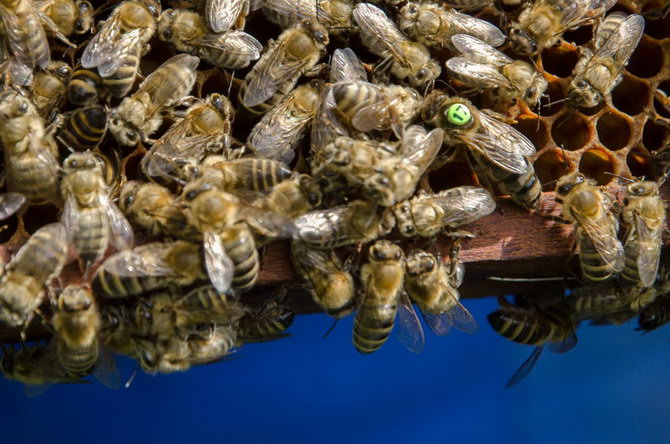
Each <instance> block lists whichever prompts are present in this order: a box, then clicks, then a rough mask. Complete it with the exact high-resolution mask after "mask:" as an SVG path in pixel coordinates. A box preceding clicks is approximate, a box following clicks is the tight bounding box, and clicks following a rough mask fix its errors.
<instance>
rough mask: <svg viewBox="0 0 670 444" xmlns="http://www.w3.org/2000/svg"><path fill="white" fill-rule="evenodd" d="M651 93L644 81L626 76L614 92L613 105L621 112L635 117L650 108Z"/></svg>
mask: <svg viewBox="0 0 670 444" xmlns="http://www.w3.org/2000/svg"><path fill="white" fill-rule="evenodd" d="M650 99H651V93H650V92H649V86H648V85H647V84H646V83H645V82H643V81H642V80H638V79H636V78H635V77H632V76H629V75H624V77H623V80H621V83H619V84H618V85H617V86H616V87H615V88H614V89H613V90H612V104H614V106H615V107H616V109H618V110H619V111H621V112H624V113H626V114H628V115H629V116H634V115H636V114H640V113H641V112H643V111H644V110H645V108H646V107H647V106H649V101H650Z"/></svg>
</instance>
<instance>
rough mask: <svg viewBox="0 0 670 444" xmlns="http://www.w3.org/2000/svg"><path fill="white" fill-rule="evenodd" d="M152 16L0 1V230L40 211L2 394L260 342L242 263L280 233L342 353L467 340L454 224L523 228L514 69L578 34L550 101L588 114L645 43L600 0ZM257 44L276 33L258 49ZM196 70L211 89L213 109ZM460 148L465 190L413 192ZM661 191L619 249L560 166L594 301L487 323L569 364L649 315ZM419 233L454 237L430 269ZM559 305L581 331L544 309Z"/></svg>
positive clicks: (594, 190) (281, 324) (192, 4)
mask: <svg viewBox="0 0 670 444" xmlns="http://www.w3.org/2000/svg"><path fill="white" fill-rule="evenodd" d="M164 3H168V4H167V5H166V4H161V3H159V2H157V1H155V0H126V1H122V2H114V1H108V2H107V3H105V4H102V5H96V6H97V7H96V8H94V7H93V6H92V5H91V4H90V3H89V2H88V1H85V0H7V1H3V2H2V4H0V19H1V21H0V24H1V26H0V37H1V42H2V45H1V46H0V50H1V52H0V60H2V65H1V66H2V67H3V73H4V77H3V80H4V89H3V91H2V97H0V141H1V142H2V148H3V152H4V173H5V181H6V189H7V192H6V193H4V194H3V195H1V196H0V199H1V200H0V216H1V217H3V218H4V219H6V218H8V217H9V216H11V215H12V214H14V213H16V212H19V211H21V210H22V209H23V208H25V206H26V205H44V204H49V205H54V206H56V207H57V208H58V210H59V222H57V223H52V224H47V225H45V226H43V227H42V228H40V229H38V230H37V231H36V232H34V233H33V234H32V235H31V236H30V237H29V238H28V239H27V240H26V241H25V243H23V245H22V246H21V247H20V249H18V251H16V253H15V254H14V255H13V257H11V259H10V260H9V261H8V263H7V264H5V266H4V268H3V272H2V276H1V277H0V323H1V324H3V325H5V326H8V327H17V328H20V329H24V330H25V329H26V328H27V327H28V325H29V323H30V322H31V320H32V319H33V318H34V316H35V315H36V314H37V315H38V316H39V317H40V318H42V322H43V323H44V324H45V325H47V326H48V327H49V328H50V329H51V330H52V331H53V339H52V340H51V342H50V343H49V344H43V345H35V346H31V347H23V348H21V349H19V350H16V349H13V348H6V349H5V351H4V355H3V358H2V363H1V368H2V371H3V372H4V374H5V376H6V377H9V378H14V379H18V380H20V381H22V382H24V383H26V384H31V385H42V384H46V383H54V382H78V381H80V380H81V379H82V378H84V377H86V376H87V375H89V374H91V373H94V374H95V375H97V376H99V377H100V378H101V380H103V381H107V382H108V383H109V384H110V385H113V382H110V380H111V379H114V378H112V377H111V376H110V375H113V373H114V372H113V360H111V359H109V353H108V351H110V350H111V351H113V352H115V353H119V354H124V355H127V356H130V357H133V358H135V359H137V361H138V362H139V365H140V366H141V368H142V369H143V370H144V371H146V372H150V373H156V372H174V371H184V370H187V369H188V368H190V367H191V366H193V365H200V364H205V363H210V362H216V361H219V360H222V359H225V358H226V357H227V356H228V355H229V354H230V353H231V352H232V351H233V350H235V349H236V348H238V347H240V346H241V345H243V344H244V343H246V342H255V341H263V340H269V339H274V338H277V337H281V336H283V335H284V334H285V333H284V331H285V330H286V329H287V328H288V327H289V326H290V324H291V322H292V320H293V316H294V315H293V312H292V311H291V310H290V309H289V308H288V306H287V298H288V297H289V294H290V293H289V292H290V291H291V287H287V288H284V289H283V291H278V292H276V293H275V294H273V295H272V296H271V297H268V298H266V300H265V301H263V303H262V304H261V305H260V306H252V305H249V304H248V303H246V302H245V297H244V293H246V292H249V291H250V290H251V289H253V288H254V285H255V283H256V281H257V279H258V274H259V270H260V263H261V258H262V252H263V251H264V247H265V246H266V245H267V244H269V243H271V242H274V241H277V240H282V239H288V240H290V250H291V258H292V261H293V265H294V267H295V269H296V271H297V273H298V275H299V276H300V277H301V278H302V279H303V280H304V281H305V284H304V285H306V286H307V288H308V289H309V290H310V292H311V294H312V296H313V298H314V301H315V302H316V303H317V304H318V305H319V306H320V307H321V308H322V309H323V310H324V311H325V312H326V313H328V314H329V315H331V316H333V317H335V318H338V319H339V318H342V317H344V316H346V315H349V314H351V313H352V312H354V311H355V321H354V330H353V344H354V346H355V347H356V348H357V349H358V350H359V351H360V352H362V353H371V352H374V351H376V350H378V349H379V348H380V347H381V346H382V345H383V344H384V342H385V341H386V340H387V339H388V337H389V335H390V333H391V330H392V329H393V327H394V324H395V320H396V317H398V319H399V322H398V330H399V333H400V336H399V337H400V339H401V341H402V342H403V344H404V345H406V346H407V347H408V348H409V349H410V350H412V351H415V352H419V351H421V349H422V348H423V346H424V335H423V331H422V328H421V323H420V321H419V318H418V316H417V314H416V312H415V310H414V308H413V304H416V305H417V306H418V307H419V308H420V309H421V311H422V313H423V315H424V318H425V320H426V322H427V324H428V326H429V327H430V328H431V330H432V331H433V332H435V333H436V334H438V335H444V334H447V333H448V332H449V331H450V330H451V328H458V329H460V330H463V331H465V332H468V333H472V332H474V331H475V330H476V328H477V323H476V321H475V320H474V319H473V318H472V316H471V315H470V313H469V312H468V311H467V309H466V308H465V307H463V305H461V303H460V301H459V299H460V298H459V293H458V287H459V286H460V284H461V282H462V280H463V275H464V267H463V264H462V263H461V262H460V260H459V252H460V248H461V244H462V242H463V241H464V240H465V239H467V238H468V237H471V236H472V234H471V233H469V232H467V231H464V230H461V229H460V227H461V226H463V225H466V224H468V223H471V222H473V221H475V220H477V219H479V218H482V217H485V216H487V215H488V214H490V213H491V212H493V211H494V210H495V206H496V205H495V199H494V197H493V196H496V195H508V196H509V197H510V198H511V199H512V200H513V201H514V202H515V203H516V204H518V205H519V206H521V207H523V208H525V209H527V210H528V211H529V212H532V213H536V214H538V217H539V215H541V213H542V192H541V191H542V184H541V183H540V180H539V179H538V177H537V174H536V173H535V170H534V168H533V164H532V161H531V160H530V157H531V156H532V155H533V154H534V153H535V151H536V147H535V146H534V145H533V143H532V142H531V141H530V140H529V139H528V138H526V137H525V136H524V135H523V134H521V133H520V132H519V131H517V130H516V129H514V128H513V127H512V126H511V125H510V124H511V123H513V122H515V119H516V118H517V117H518V116H519V115H521V114H523V113H529V112H531V113H532V112H533V109H536V108H538V107H539V106H540V100H541V99H542V97H543V96H545V95H546V90H547V81H546V79H545V77H544V75H543V73H542V72H541V71H539V70H538V68H537V67H536V66H535V64H534V63H533V59H532V57H534V56H536V55H537V54H539V53H541V52H542V50H543V49H545V48H549V47H551V46H553V45H555V44H557V43H559V42H560V41H561V39H562V35H563V32H564V31H567V30H570V29H574V28H576V27H579V26H582V25H585V24H593V25H594V39H593V41H592V43H591V44H590V45H589V46H588V47H585V48H584V50H583V51H582V55H581V59H580V61H579V63H578V64H577V66H576V67H575V70H574V73H573V77H572V82H571V83H570V86H569V90H568V93H567V98H566V100H567V101H568V103H569V104H570V105H571V106H573V107H575V108H577V107H582V108H592V107H595V106H597V105H599V104H600V103H602V102H603V101H604V100H606V98H607V97H608V96H609V95H610V93H611V91H612V89H613V88H614V87H615V86H616V85H617V83H618V82H619V81H620V80H621V71H622V70H623V68H624V67H625V66H626V64H627V62H628V60H629V58H630V57H631V55H632V53H633V51H634V50H635V48H636V47H637V45H638V43H639V41H640V38H641V37H642V33H643V28H644V18H643V17H642V16H640V15H636V14H630V15H628V14H624V13H622V12H613V13H609V14H608V11H609V10H610V9H611V8H612V7H613V6H614V5H615V3H616V0H571V1H568V0H534V1H523V0H522V1H519V0H500V1H496V2H494V1H493V0H453V1H452V2H447V3H432V2H428V1H426V2H405V1H400V2H399V1H394V0H388V1H385V2H378V3H379V4H372V3H365V2H358V1H354V0H316V1H314V0H254V1H250V0H202V1H198V0H173V1H170V0H166V2H164ZM166 6H169V8H166ZM482 8H488V10H492V9H493V10H496V11H498V15H497V18H498V19H499V20H498V23H497V24H498V25H500V26H501V28H502V29H501V28H499V27H498V26H496V25H495V24H493V23H491V22H490V21H486V20H484V19H482V18H477V17H475V16H474V15H472V14H476V11H478V10H480V9H482ZM666 9H667V8H665V9H664V8H661V9H658V10H657V8H651V9H650V11H652V12H650V14H651V13H653V14H656V15H663V14H666V13H667V10H666ZM262 18H264V20H265V21H264V22H257V24H258V25H260V24H262V25H261V26H255V27H251V26H246V23H247V19H249V20H250V21H251V20H261V19H262ZM265 25H268V26H265ZM252 28H254V29H256V30H257V31H258V32H257V33H256V32H253V31H254V29H252ZM261 28H268V29H278V30H279V32H278V35H273V36H272V37H274V39H267V30H266V29H261ZM252 34H254V35H252ZM264 40H266V41H264ZM73 42H74V43H73ZM59 58H60V59H61V60H58V59H59ZM362 60H368V62H367V63H366V62H363V61H362ZM156 62H158V63H156ZM145 66H147V67H149V68H145ZM203 67H205V68H207V69H206V72H208V73H209V74H211V73H212V72H216V73H217V74H216V75H215V76H214V77H213V78H215V79H219V80H220V81H219V82H217V83H216V85H215V87H214V89H215V92H211V93H210V94H202V92H203V85H204V84H206V83H207V82H208V81H207V78H209V77H207V76H205V75H204V74H203V73H204V72H205V71H202V70H201V71H199V70H198V68H201V69H202V68H203ZM147 69H149V71H146V70H147ZM142 74H148V75H146V77H143V76H142ZM210 89H211V82H210ZM192 93H197V94H196V95H197V96H193V95H191V94H192ZM473 93H476V94H473ZM465 96H468V97H469V98H465ZM133 150H134V151H133ZM130 151H132V152H133V153H140V154H141V162H140V164H139V166H138V168H139V171H137V179H136V180H128V178H127V175H126V173H127V171H123V169H122V168H120V162H119V159H120V157H123V156H125V154H126V153H128V152H130ZM463 153H465V155H467V157H468V159H469V161H470V163H471V165H472V167H473V170H474V171H475V172H476V174H477V177H478V180H479V182H480V184H481V185H482V188H480V187H474V186H460V187H455V188H450V189H447V190H443V191H439V192H432V191H429V190H428V189H426V188H427V187H426V186H423V185H421V184H420V183H421V181H422V180H423V178H425V177H426V173H427V172H428V171H430V170H434V169H435V168H437V167H439V166H442V165H445V164H448V163H449V162H450V161H452V160H453V159H454V156H456V155H463ZM126 170H127V167H126ZM662 180H663V179H662V178H661V179H659V181H658V182H651V181H644V180H631V183H630V184H629V185H628V186H627V187H626V191H625V197H624V204H623V206H622V208H621V209H620V211H619V213H620V216H621V220H622V222H623V224H624V225H625V227H626V235H625V238H624V241H623V243H621V242H620V241H619V240H618V238H617V233H618V231H619V222H618V218H617V216H616V215H615V213H614V212H613V211H612V210H613V203H614V201H613V200H612V199H611V198H610V197H609V196H608V195H607V193H605V192H604V191H603V190H601V189H600V188H599V187H597V186H596V185H595V184H594V183H593V182H592V181H591V180H590V179H588V178H586V177H585V176H584V175H582V174H581V173H576V172H575V173H569V174H567V175H565V176H564V177H563V178H561V179H560V180H559V181H558V184H557V190H558V199H559V201H560V202H562V204H563V214H562V220H563V221H564V222H566V223H570V224H573V225H574V227H575V240H576V245H577V249H578V251H579V259H580V264H581V271H582V276H581V278H582V280H583V281H584V282H585V283H588V284H602V285H603V286H602V287H595V288H591V287H585V289H584V290H582V291H584V294H583V295H582V296H577V295H578V294H579V293H578V292H577V293H575V295H574V296H572V297H571V298H570V300H569V301H565V300H562V301H559V302H552V303H551V304H549V303H548V302H547V303H543V304H537V303H530V302H527V301H525V300H523V299H519V301H517V302H516V303H515V304H510V303H508V302H505V303H504V304H503V305H502V306H501V309H500V310H499V311H497V312H496V313H494V314H492V315H491V316H490V317H489V321H490V323H491V325H492V326H493V327H494V329H496V330H497V331H498V332H499V333H500V334H502V335H503V336H505V337H507V338H509V339H511V340H514V341H516V342H520V343H524V344H531V345H537V346H538V350H541V349H542V345H543V344H544V343H549V344H550V345H551V346H552V347H553V346H554V345H555V344H560V345H556V347H555V349H556V350H558V351H565V350H567V349H569V348H570V346H571V345H574V340H573V339H571V338H574V328H575V327H576V323H577V322H579V321H580V320H582V319H587V318H594V317H595V315H593V313H596V312H597V313H598V315H599V316H605V315H603V309H602V307H601V306H603V305H606V306H607V308H608V310H609V312H608V316H609V314H612V315H613V314H614V313H617V314H618V313H620V312H625V313H630V312H634V313H637V312H638V311H639V310H641V309H643V308H644V310H647V309H649V308H650V307H653V304H654V303H656V302H655V300H656V295H657V294H658V295H661V294H662V293H663V292H662V291H661V290H660V288H661V286H660V285H656V281H657V276H658V274H659V273H658V269H659V262H660V256H661V245H662V239H661V235H662V231H663V228H664V223H665V208H664V204H663V201H662V200H661V198H660V197H659V191H658V189H659V186H660V183H661V182H662ZM424 185H425V184H424ZM439 235H447V236H449V237H451V238H453V245H452V249H451V252H450V253H449V255H448V256H449V257H448V258H443V257H442V256H441V255H440V254H439V253H437V251H436V249H435V248H434V241H435V238H436V237H437V236H439ZM287 248H288V247H287ZM68 270H69V271H73V270H74V273H68ZM73 274H74V275H75V276H76V278H72V276H71V275H73ZM619 274H620V275H619ZM661 274H662V273H661ZM615 275H619V277H620V279H619V280H618V283H617V284H611V283H610V282H611V281H612V280H611V278H612V277H614V276H615ZM659 279H661V278H659ZM661 280H663V282H664V283H665V282H666V281H665V278H662V279H661ZM652 293H653V295H652ZM580 298H581V299H580ZM566 304H567V305H568V308H567V311H569V312H570V313H580V315H579V316H575V315H570V316H567V317H563V316H557V315H555V314H553V313H558V312H560V311H561V309H557V308H556V307H564V306H565V305H566ZM598 304H600V305H598ZM653 316H655V317H656V318H661V317H664V316H665V317H667V316H666V315H665V312H663V314H662V315H659V314H656V315H652V317H653ZM622 317H623V315H622ZM565 319H570V321H565ZM534 356H535V357H534V358H533V359H531V361H532V362H531V363H530V364H526V365H525V366H524V367H523V368H522V369H521V370H520V372H519V373H518V374H517V375H516V376H515V378H516V379H517V380H518V379H520V378H521V377H522V376H523V375H525V373H527V371H529V370H530V368H531V367H532V363H534V360H536V359H537V357H538V356H539V352H536V353H534ZM519 375H520V376H519Z"/></svg>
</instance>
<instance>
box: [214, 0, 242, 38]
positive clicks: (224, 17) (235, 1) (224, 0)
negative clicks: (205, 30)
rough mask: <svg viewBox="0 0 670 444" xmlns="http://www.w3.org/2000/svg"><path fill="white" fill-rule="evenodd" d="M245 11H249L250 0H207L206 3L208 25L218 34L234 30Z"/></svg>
mask: <svg viewBox="0 0 670 444" xmlns="http://www.w3.org/2000/svg"><path fill="white" fill-rule="evenodd" d="M244 10H246V11H247V12H248V11H249V1H248V0H207V2H206V3H205V17H207V23H208V24H209V27H210V28H211V29H212V31H214V32H216V33H221V32H225V31H228V30H229V29H230V28H232V27H233V25H234V24H235V22H236V21H237V18H238V17H239V16H240V14H241V13H242V11H244Z"/></svg>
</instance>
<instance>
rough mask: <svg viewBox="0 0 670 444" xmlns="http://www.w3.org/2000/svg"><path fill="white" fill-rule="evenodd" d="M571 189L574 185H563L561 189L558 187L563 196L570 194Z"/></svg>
mask: <svg viewBox="0 0 670 444" xmlns="http://www.w3.org/2000/svg"><path fill="white" fill-rule="evenodd" d="M571 189H572V185H571V184H569V183H568V184H565V185H561V186H560V187H558V194H563V195H565V194H568V193H569V192H570V190H571Z"/></svg>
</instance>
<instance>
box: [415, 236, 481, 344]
mask: <svg viewBox="0 0 670 444" xmlns="http://www.w3.org/2000/svg"><path fill="white" fill-rule="evenodd" d="M459 250H460V248H459V247H455V248H454V249H453V250H452V253H451V260H450V261H449V262H450V263H449V267H448V268H447V266H446V265H445V264H444V263H443V262H442V260H441V258H440V257H439V256H435V255H434V254H432V253H428V252H426V251H421V250H418V251H413V252H412V253H410V254H409V256H407V259H406V260H405V291H406V292H407V294H408V295H409V297H410V299H411V300H412V301H413V302H415V303H416V304H417V305H418V306H419V307H420V308H421V311H422V312H423V316H424V319H425V320H426V323H427V324H428V326H429V327H430V329H431V330H432V331H433V332H434V333H435V334H437V335H446V334H447V333H449V331H450V330H451V327H455V328H457V329H459V330H461V331H463V332H465V333H469V334H474V333H475V332H476V331H477V322H476V321H475V319H474V318H473V317H472V315H471V314H470V312H469V311H468V310H467V309H466V308H465V307H463V305H462V304H461V303H460V294H459V293H458V287H460V285H461V283H462V282H463V275H464V274H465V267H463V263H462V262H460V260H459V259H458V253H459Z"/></svg>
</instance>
